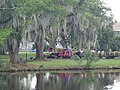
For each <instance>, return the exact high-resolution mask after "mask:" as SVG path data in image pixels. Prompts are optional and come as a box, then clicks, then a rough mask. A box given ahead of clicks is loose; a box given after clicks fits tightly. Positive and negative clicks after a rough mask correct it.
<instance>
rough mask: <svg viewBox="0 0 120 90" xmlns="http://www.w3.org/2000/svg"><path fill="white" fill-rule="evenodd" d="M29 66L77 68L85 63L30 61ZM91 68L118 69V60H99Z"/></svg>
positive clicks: (119, 63) (119, 64)
mask: <svg viewBox="0 0 120 90" xmlns="http://www.w3.org/2000/svg"><path fill="white" fill-rule="evenodd" d="M29 64H35V65H40V66H44V67H77V66H81V67H83V66H85V64H86V61H82V62H79V61H75V60H69V59H61V60H60V59H58V60H50V61H37V62H35V61H32V62H29ZM91 66H92V67H120V60H99V61H97V62H94V63H93V64H92V65H91Z"/></svg>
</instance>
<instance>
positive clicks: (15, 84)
mask: <svg viewBox="0 0 120 90" xmlns="http://www.w3.org/2000/svg"><path fill="white" fill-rule="evenodd" d="M9 90H19V75H18V74H13V75H12V76H11V81H10V86H9Z"/></svg>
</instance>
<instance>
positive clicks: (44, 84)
mask: <svg viewBox="0 0 120 90" xmlns="http://www.w3.org/2000/svg"><path fill="white" fill-rule="evenodd" d="M0 90H120V73H119V72H101V71H99V72H98V71H94V72H93V71H80V72H58V73H57V72H33V73H0Z"/></svg>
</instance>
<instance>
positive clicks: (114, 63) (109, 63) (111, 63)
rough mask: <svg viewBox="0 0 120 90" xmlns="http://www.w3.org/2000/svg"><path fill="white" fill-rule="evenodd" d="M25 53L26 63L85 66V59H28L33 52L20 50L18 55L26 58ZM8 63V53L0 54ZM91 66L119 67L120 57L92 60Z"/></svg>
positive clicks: (50, 65)
mask: <svg viewBox="0 0 120 90" xmlns="http://www.w3.org/2000/svg"><path fill="white" fill-rule="evenodd" d="M26 54H27V58H28V63H27V64H34V65H39V66H42V67H44V68H49V67H58V68H64V67H85V64H86V61H85V60H83V61H77V60H73V59H46V60H45V61H29V58H30V57H35V52H20V53H19V57H21V58H23V59H26ZM1 61H2V62H3V63H9V56H8V55H0V62H1ZM91 67H101V68H106V67H120V59H117V60H116V59H102V60H98V61H97V62H94V63H93V64H92V65H91Z"/></svg>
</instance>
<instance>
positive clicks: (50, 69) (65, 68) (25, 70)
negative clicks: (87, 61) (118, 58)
mask: <svg viewBox="0 0 120 90" xmlns="http://www.w3.org/2000/svg"><path fill="white" fill-rule="evenodd" d="M119 69H120V67H62V68H61V67H57V68H54V67H47V68H24V69H23V68H22V67H21V68H16V67H12V68H10V69H0V72H32V71H80V70H81V71H82V70H85V71H88V70H119Z"/></svg>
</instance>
